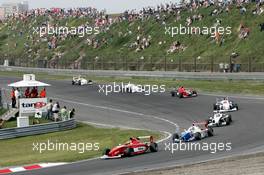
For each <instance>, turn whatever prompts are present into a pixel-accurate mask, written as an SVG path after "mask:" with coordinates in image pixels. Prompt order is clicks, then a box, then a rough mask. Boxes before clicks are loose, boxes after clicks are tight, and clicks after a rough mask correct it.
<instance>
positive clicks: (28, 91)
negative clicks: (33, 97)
mask: <svg viewBox="0 0 264 175" xmlns="http://www.w3.org/2000/svg"><path fill="white" fill-rule="evenodd" d="M24 95H25V97H26V98H30V89H29V88H27V89H26V90H25V94H24Z"/></svg>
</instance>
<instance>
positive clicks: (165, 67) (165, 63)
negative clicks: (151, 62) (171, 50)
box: [164, 56, 167, 72]
mask: <svg viewBox="0 0 264 175" xmlns="http://www.w3.org/2000/svg"><path fill="white" fill-rule="evenodd" d="M164 70H165V72H166V71H167V57H166V56H165V57H164Z"/></svg>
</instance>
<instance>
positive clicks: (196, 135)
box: [172, 122, 214, 143]
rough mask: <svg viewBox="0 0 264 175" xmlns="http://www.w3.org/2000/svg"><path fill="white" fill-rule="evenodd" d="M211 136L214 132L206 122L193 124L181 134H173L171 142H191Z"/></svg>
mask: <svg viewBox="0 0 264 175" xmlns="http://www.w3.org/2000/svg"><path fill="white" fill-rule="evenodd" d="M213 135H214V130H213V128H211V127H208V125H207V122H200V123H198V122H195V123H193V125H192V126H191V127H190V128H189V129H187V130H185V131H184V132H182V133H181V134H178V133H175V134H173V136H172V141H173V143H179V142H191V141H196V140H201V139H204V138H206V137H211V136H213Z"/></svg>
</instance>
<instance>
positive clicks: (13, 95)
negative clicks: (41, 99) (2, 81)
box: [11, 88, 16, 108]
mask: <svg viewBox="0 0 264 175" xmlns="http://www.w3.org/2000/svg"><path fill="white" fill-rule="evenodd" d="M11 101H12V108H15V107H16V96H15V89H14V88H12V90H11Z"/></svg>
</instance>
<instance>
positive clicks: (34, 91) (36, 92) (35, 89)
mask: <svg viewBox="0 0 264 175" xmlns="http://www.w3.org/2000/svg"><path fill="white" fill-rule="evenodd" d="M30 96H31V98H38V89H37V87H33V88H32V90H31V93H30Z"/></svg>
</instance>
